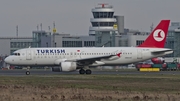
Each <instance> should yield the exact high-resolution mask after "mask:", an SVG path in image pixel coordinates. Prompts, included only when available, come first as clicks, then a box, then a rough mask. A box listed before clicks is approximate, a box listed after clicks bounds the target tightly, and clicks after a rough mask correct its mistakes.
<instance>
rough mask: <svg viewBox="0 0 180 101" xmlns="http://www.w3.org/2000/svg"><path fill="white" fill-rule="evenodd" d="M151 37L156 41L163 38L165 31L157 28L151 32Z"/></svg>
mask: <svg viewBox="0 0 180 101" xmlns="http://www.w3.org/2000/svg"><path fill="white" fill-rule="evenodd" d="M153 37H154V39H155V40H156V41H162V40H163V39H164V38H165V33H164V31H163V30H161V29H157V30H155V31H154V33H153Z"/></svg>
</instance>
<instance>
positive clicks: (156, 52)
mask: <svg viewBox="0 0 180 101" xmlns="http://www.w3.org/2000/svg"><path fill="white" fill-rule="evenodd" d="M165 52H173V50H171V49H169V50H160V51H153V52H151V53H152V54H162V53H165Z"/></svg>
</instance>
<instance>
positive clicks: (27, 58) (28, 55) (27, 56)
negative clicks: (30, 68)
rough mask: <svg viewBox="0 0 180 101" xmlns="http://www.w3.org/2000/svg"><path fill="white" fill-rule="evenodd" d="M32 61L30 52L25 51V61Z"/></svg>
mask: <svg viewBox="0 0 180 101" xmlns="http://www.w3.org/2000/svg"><path fill="white" fill-rule="evenodd" d="M31 59H32V53H31V51H30V50H26V60H31Z"/></svg>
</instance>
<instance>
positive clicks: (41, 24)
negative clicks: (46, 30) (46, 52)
mask: <svg viewBox="0 0 180 101" xmlns="http://www.w3.org/2000/svg"><path fill="white" fill-rule="evenodd" d="M40 27H41V31H42V23H41V24H40Z"/></svg>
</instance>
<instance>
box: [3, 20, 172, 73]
mask: <svg viewBox="0 0 180 101" xmlns="http://www.w3.org/2000/svg"><path fill="white" fill-rule="evenodd" d="M169 23H170V20H161V22H160V23H159V24H158V25H157V27H156V28H155V29H154V30H153V31H152V32H151V34H150V35H149V36H148V38H147V39H146V40H145V41H144V43H142V44H141V45H139V46H137V47H75V48H65V47H43V48H24V49H19V50H17V51H15V52H13V54H12V55H9V56H8V57H6V58H5V62H6V63H8V64H11V65H16V66H52V71H54V72H71V71H76V70H78V69H79V74H91V73H92V71H91V70H90V69H89V67H91V66H117V65H126V64H132V63H137V62H141V61H145V60H148V59H151V58H155V57H161V56H164V55H167V54H171V53H173V50H172V49H169V48H164V45H165V41H166V36H167V31H168V28H169ZM29 74H30V71H29V70H27V71H26V75H29Z"/></svg>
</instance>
